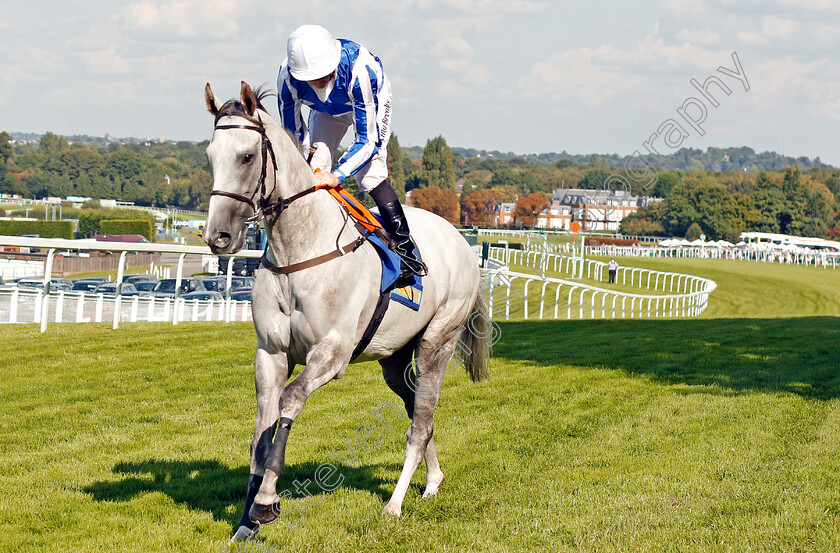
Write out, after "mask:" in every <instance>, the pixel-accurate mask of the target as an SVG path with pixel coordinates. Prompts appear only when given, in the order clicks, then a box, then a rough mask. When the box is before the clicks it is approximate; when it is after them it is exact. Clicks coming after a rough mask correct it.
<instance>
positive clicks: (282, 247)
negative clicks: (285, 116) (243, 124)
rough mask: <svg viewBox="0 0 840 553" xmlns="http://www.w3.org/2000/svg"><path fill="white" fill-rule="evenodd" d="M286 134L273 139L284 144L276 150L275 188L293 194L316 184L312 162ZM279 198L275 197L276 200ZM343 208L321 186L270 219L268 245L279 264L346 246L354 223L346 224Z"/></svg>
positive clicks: (286, 195)
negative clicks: (311, 167) (310, 164)
mask: <svg viewBox="0 0 840 553" xmlns="http://www.w3.org/2000/svg"><path fill="white" fill-rule="evenodd" d="M286 138H287V137H285V136H284V137H278V138H277V139H274V140H273V141H274V142H275V143H279V144H283V145H284V146H283V147H281V148H279V149H280V150H281V151H280V152H276V154H277V171H276V173H275V179H277V181H276V188H277V189H278V190H282V191H285V192H284V193H283V195H284V196H285V197H287V198H288V197H291V196H293V195H294V194H296V193H298V192H301V191H303V190H305V189H307V188H309V187H311V186H314V185H315V179H314V177H313V176H312V172H311V169H310V168H309V165H308V164H307V163H306V162H305V161H304V160H303V158H302V157H301V155H300V153H299V152H297V151H296V150H295V149H294V147H293V146H292V149H291V150H290V148H289V147H288V145H290V144H291V142H290V141H288V144H287V142H284V139H286ZM277 199H278V198H272V200H274V201H276V200H277ZM342 215H343V214H342V209H341V207H340V206H339V204H338V202H336V201H335V200H334V199H333V198H332V196H331V195H330V194H329V193H328V192H327V191H326V190H318V191H315V192H312V193H311V194H307V195H306V196H303V197H301V198H298V199H297V200H295V201H294V202H292V203H291V204H289V206H288V207H287V208H286V209H284V210H283V211H282V212H281V213H279V214H276V215H273V216H272V217H271V218H270V220H268V221H267V223H268V225H267V226H268V248H269V251H270V254H271V257H272V258H273V260H274V261H275V262H276V263H277V264H278V265H289V264H291V263H298V262H300V261H305V260H307V259H309V258H312V257H315V256H318V255H321V254H324V253H327V252H328V251H330V250H331V249H335V248H336V240H337V239H338V240H339V247H342V246H344V245H345V244H346V243H347V242H348V241H349V240H350V238H349V236H350V235H351V231H352V229H353V228H354V227H353V225H352V224H350V223H347V224H345V219H346V218H345V217H343V216H342Z"/></svg>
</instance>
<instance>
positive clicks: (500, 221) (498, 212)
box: [487, 202, 515, 227]
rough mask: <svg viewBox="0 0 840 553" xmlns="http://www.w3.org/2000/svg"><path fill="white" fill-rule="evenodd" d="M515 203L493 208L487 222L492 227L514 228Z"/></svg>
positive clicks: (498, 205) (497, 205)
mask: <svg viewBox="0 0 840 553" xmlns="http://www.w3.org/2000/svg"><path fill="white" fill-rule="evenodd" d="M514 206H515V204H514V203H513V202H503V203H500V204H496V205H494V206H493V210H492V211H490V218H489V220H488V221H487V222H488V224H489V225H490V226H491V227H512V226H513V222H514V221H513V220H514V216H513V209H514Z"/></svg>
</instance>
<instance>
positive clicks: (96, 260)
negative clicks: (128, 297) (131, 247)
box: [0, 248, 160, 280]
mask: <svg viewBox="0 0 840 553" xmlns="http://www.w3.org/2000/svg"><path fill="white" fill-rule="evenodd" d="M108 249H109V250H110V248H108ZM159 258H160V254H159V253H138V254H136V255H131V256H128V257H126V260H125V268H126V269H133V268H136V267H147V266H150V265H152V264H156V263H157V262H158V260H159ZM46 261H47V254H17V255H16V254H7V253H4V254H3V257H2V258H0V277H2V278H4V279H6V280H10V279H13V278H20V277H39V276H43V274H44V268H45V264H46ZM118 268H119V256H114V255H109V256H103V257H68V256H64V255H56V256H55V258H54V259H53V267H52V275H53V276H54V277H63V276H66V275H75V274H79V273H93V272H98V271H116V270H118Z"/></svg>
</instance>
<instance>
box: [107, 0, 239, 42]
mask: <svg viewBox="0 0 840 553" xmlns="http://www.w3.org/2000/svg"><path fill="white" fill-rule="evenodd" d="M242 13H243V12H242V10H241V8H238V7H237V3H236V2H235V1H234V0H169V1H167V2H163V3H160V2H153V1H152V0H143V1H141V2H135V3H132V4H130V5H128V6H126V7H125V8H124V9H123V10H122V11H121V12H120V15H121V18H122V27H123V28H124V29H126V30H128V31H133V32H137V33H142V34H151V35H154V36H167V35H168V36H172V37H173V38H179V39H180V38H196V37H211V38H216V39H221V38H230V37H232V36H234V35H236V34H237V33H238V32H239V24H238V23H237V16H239V15H241V14H242Z"/></svg>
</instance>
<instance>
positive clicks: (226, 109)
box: [214, 84, 277, 124]
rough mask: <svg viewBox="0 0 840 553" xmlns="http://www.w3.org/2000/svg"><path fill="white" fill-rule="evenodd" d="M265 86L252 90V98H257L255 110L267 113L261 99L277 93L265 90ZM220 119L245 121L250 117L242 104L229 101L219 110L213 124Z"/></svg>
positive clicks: (236, 101)
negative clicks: (243, 118)
mask: <svg viewBox="0 0 840 553" xmlns="http://www.w3.org/2000/svg"><path fill="white" fill-rule="evenodd" d="M266 86H267V85H266V84H261V85H260V86H258V87H257V88H256V89H254V96H256V98H257V108H259V109H261V110H262V111H267V110H266V109H265V107H264V106H263V104H262V101H263V99H265V98H268V97H269V96H276V95H277V92H275V91H274V90H272V89H270V88H266ZM222 117H245V118H246V119H250V118H251V117H250V116H249V115H248V112H246V111H245V106H244V105H242V102H240V101H239V100H236V99H231V100H228V101H227V102H225V103H224V104H223V105H222V107H221V108H219V113H217V114H216V120H215V121H214V124H216V123H218V122H219V119H221V118H222Z"/></svg>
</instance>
